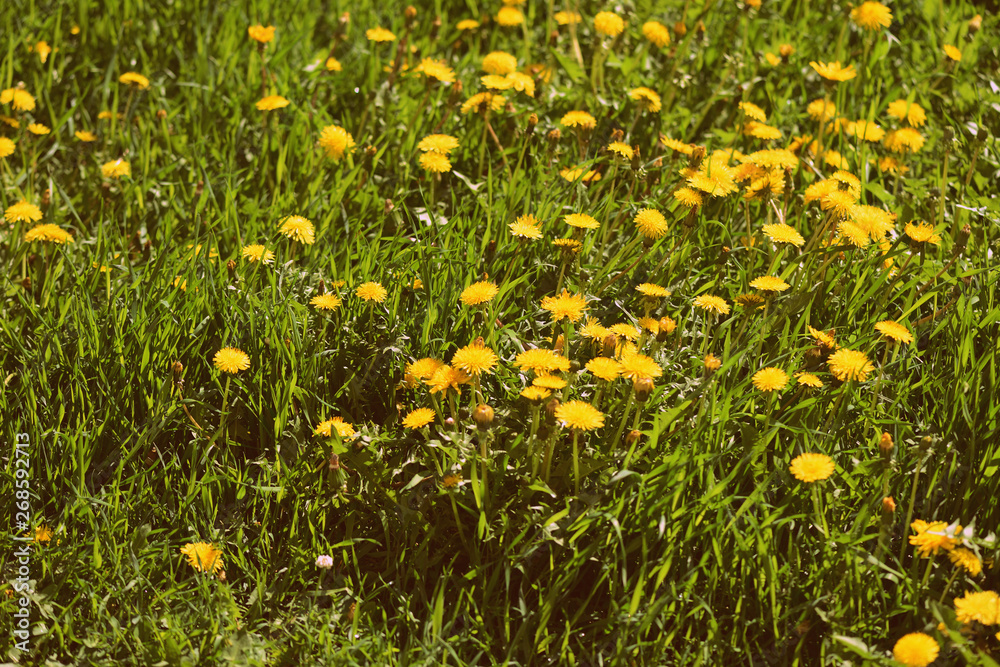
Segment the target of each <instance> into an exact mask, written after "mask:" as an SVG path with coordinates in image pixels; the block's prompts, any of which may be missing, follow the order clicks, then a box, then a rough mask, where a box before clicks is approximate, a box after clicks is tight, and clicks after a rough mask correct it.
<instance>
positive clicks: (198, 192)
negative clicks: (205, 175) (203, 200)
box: [194, 181, 205, 198]
mask: <svg viewBox="0 0 1000 667" xmlns="http://www.w3.org/2000/svg"><path fill="white" fill-rule="evenodd" d="M204 190H205V181H198V185H196V186H195V187H194V196H195V197H196V198H197V197H200V196H201V193H202V192H204Z"/></svg>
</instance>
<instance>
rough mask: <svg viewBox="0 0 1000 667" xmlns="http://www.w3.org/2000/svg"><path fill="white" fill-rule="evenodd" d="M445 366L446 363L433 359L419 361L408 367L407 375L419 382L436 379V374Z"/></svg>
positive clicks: (427, 358) (425, 358)
mask: <svg viewBox="0 0 1000 667" xmlns="http://www.w3.org/2000/svg"><path fill="white" fill-rule="evenodd" d="M442 366H444V362H443V361H441V360H440V359H434V358H433V357H424V358H423V359H417V360H416V361H414V362H413V363H410V364H407V365H406V374H407V375H411V376H413V377H414V378H415V379H417V380H429V379H431V378H432V377H434V373H436V372H437V370H438V369H439V368H441V367H442Z"/></svg>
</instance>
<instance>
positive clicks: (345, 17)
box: [339, 12, 351, 28]
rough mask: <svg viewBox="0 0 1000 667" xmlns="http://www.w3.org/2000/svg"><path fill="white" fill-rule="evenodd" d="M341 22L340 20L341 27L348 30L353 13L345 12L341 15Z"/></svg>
mask: <svg viewBox="0 0 1000 667" xmlns="http://www.w3.org/2000/svg"><path fill="white" fill-rule="evenodd" d="M339 20H340V25H341V26H343V27H345V28H346V27H347V26H348V25H350V23H351V13H350V12H344V13H343V14H341V15H340V19H339Z"/></svg>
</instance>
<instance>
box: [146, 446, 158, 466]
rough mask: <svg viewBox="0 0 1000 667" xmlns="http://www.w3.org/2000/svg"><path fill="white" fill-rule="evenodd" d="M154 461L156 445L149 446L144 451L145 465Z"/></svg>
mask: <svg viewBox="0 0 1000 667" xmlns="http://www.w3.org/2000/svg"><path fill="white" fill-rule="evenodd" d="M155 461H156V447H150V448H149V451H148V452H146V465H148V466H150V465H153V463H154V462H155Z"/></svg>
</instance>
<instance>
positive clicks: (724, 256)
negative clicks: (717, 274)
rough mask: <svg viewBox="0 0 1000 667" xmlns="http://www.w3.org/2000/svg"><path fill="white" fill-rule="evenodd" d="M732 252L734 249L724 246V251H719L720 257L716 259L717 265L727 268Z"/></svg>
mask: <svg viewBox="0 0 1000 667" xmlns="http://www.w3.org/2000/svg"><path fill="white" fill-rule="evenodd" d="M731 252H732V249H731V248H730V247H729V246H727V245H724V246H722V250H720V251H719V256H718V257H716V258H715V261H716V263H717V264H718V265H719V266H725V264H726V262H728V261H729V254H730V253H731Z"/></svg>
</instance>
